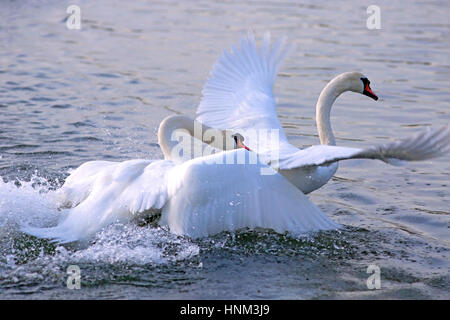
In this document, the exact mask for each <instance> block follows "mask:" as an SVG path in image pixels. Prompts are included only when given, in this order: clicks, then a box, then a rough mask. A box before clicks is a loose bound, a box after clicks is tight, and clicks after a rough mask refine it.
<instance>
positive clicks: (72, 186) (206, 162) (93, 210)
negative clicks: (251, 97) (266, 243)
mask: <svg viewBox="0 0 450 320" xmlns="http://www.w3.org/2000/svg"><path fill="white" fill-rule="evenodd" d="M196 125H199V124H198V123H197V122H194V121H193V120H189V119H188V118H186V117H183V116H170V117H168V118H166V119H165V120H164V121H163V122H162V123H161V125H160V127H159V131H158V140H159V144H160V146H161V149H162V151H163V153H164V157H165V160H129V161H124V162H109V161H91V162H87V163H84V164H83V165H81V166H80V167H78V168H77V169H76V170H75V171H73V172H72V173H71V174H70V176H69V177H68V178H67V179H66V181H65V183H64V185H63V186H62V187H61V188H60V189H59V190H58V191H57V194H58V196H59V199H60V200H59V201H60V204H61V205H63V206H66V207H69V209H65V211H64V213H63V215H62V218H61V221H60V222H59V224H58V225H57V226H54V227H48V228H36V227H31V226H23V227H22V230H23V231H25V232H26V233H28V234H31V235H34V236H37V237H42V238H49V239H52V240H54V241H57V242H60V243H67V242H73V241H80V240H81V241H82V240H88V239H89V238H91V237H92V236H93V235H94V234H95V233H96V232H98V231H100V230H101V229H102V228H104V227H105V226H107V225H109V224H112V223H114V222H128V221H130V220H131V219H132V218H133V217H134V216H135V215H136V214H137V213H143V212H147V213H148V212H149V211H160V212H161V218H160V220H159V224H160V225H161V226H166V227H168V228H169V229H170V231H171V232H174V233H176V234H180V235H187V236H190V237H193V238H197V237H203V236H208V235H213V234H216V233H218V232H221V231H234V230H238V229H241V228H245V227H247V228H257V227H260V228H270V229H273V230H275V231H277V232H280V233H282V232H290V233H294V234H298V233H304V232H309V231H318V230H328V229H335V228H338V227H339V225H338V224H336V223H334V222H333V221H332V220H330V219H329V218H328V217H327V216H326V215H325V214H324V213H323V212H322V211H321V210H320V209H318V208H317V207H316V206H315V205H314V204H312V203H311V202H310V201H309V200H308V199H307V197H306V196H305V195H304V194H303V193H302V192H301V191H299V190H298V189H297V188H295V187H294V186H293V185H292V184H291V183H289V181H287V180H286V179H285V178H284V177H283V176H281V175H280V174H277V173H276V172H274V171H273V169H271V168H270V167H269V166H267V165H266V164H263V163H261V162H259V161H256V163H253V164H252V163H251V161H250V159H249V157H250V156H251V154H252V152H249V151H247V150H245V149H243V148H240V149H235V150H230V151H226V152H220V153H214V154H211V155H207V156H200V157H197V158H194V159H190V160H187V161H184V160H185V158H183V156H180V155H179V154H178V151H179V150H180V149H179V146H180V145H179V143H178V141H176V140H174V139H173V138H174V133H175V132H177V131H178V130H180V129H181V130H185V131H187V133H188V135H189V136H194V137H196V138H200V139H202V141H204V142H206V143H208V144H211V145H213V146H214V147H219V148H221V149H225V148H226V144H227V143H228V142H229V143H231V144H233V143H234V148H237V147H238V138H237V137H236V136H233V135H231V134H230V132H228V131H220V130H214V129H211V130H212V131H208V129H210V128H207V127H204V126H203V127H202V129H203V130H204V131H203V132H204V133H205V134H206V133H209V134H208V135H205V134H204V135H202V136H200V135H199V134H198V132H196V130H195V126H196ZM212 136H214V137H215V138H213V139H212V138H211V137H212ZM184 137H186V136H184ZM223 137H225V139H223ZM224 141H225V142H224ZM227 141H228V142H227ZM184 142H185V141H184ZM224 144H225V146H224ZM189 145H190V142H189ZM187 149H189V148H187ZM242 158H245V159H246V161H245V163H244V164H239V163H238V160H239V159H242ZM230 159H231V161H230ZM256 160H257V159H256ZM230 162H231V163H230ZM261 169H266V170H270V171H273V172H272V173H273V174H270V175H261Z"/></svg>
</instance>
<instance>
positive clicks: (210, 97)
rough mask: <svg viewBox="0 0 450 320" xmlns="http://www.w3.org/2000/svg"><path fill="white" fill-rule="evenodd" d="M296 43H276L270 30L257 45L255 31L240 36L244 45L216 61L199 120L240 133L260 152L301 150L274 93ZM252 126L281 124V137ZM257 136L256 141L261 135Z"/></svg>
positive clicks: (198, 110) (199, 110)
mask: <svg viewBox="0 0 450 320" xmlns="http://www.w3.org/2000/svg"><path fill="white" fill-rule="evenodd" d="M291 49H292V46H287V45H286V44H285V38H282V39H280V40H278V41H277V42H276V43H275V44H274V45H273V46H272V45H271V43H270V34H269V33H266V34H265V35H264V39H263V41H262V46H261V49H258V48H257V46H256V42H255V38H254V36H253V34H252V33H249V34H248V36H247V37H244V38H242V39H241V43H240V48H237V47H235V46H232V51H231V52H228V51H226V50H225V51H224V52H223V53H222V55H221V56H220V57H219V59H218V61H217V62H216V64H215V65H214V67H213V69H212V71H211V74H210V77H209V79H208V80H207V82H206V83H205V85H204V87H203V91H202V95H203V97H202V99H201V102H200V105H199V106H198V108H197V120H198V121H201V122H203V123H204V124H206V125H208V126H211V127H214V128H219V129H231V130H235V131H236V132H239V133H241V134H242V135H243V136H244V138H245V144H246V145H247V146H248V147H249V148H250V149H252V150H253V151H255V152H257V153H258V155H264V154H266V153H270V152H271V151H272V150H273V149H274V148H277V149H278V153H280V154H290V153H293V152H296V151H297V150H298V148H296V147H294V146H293V145H291V144H290V143H289V142H288V140H287V138H286V135H285V133H284V131H283V128H282V126H281V123H280V121H279V119H278V117H277V112H276V105H275V98H274V96H273V93H272V89H273V85H274V82H275V77H276V75H277V72H278V69H279V67H280V64H281V62H282V61H283V59H284V58H285V57H286V55H287V54H288V53H289V51H290V50H291ZM248 129H252V130H255V129H256V130H258V129H266V130H270V129H276V130H277V131H278V136H277V137H271V136H270V135H268V136H267V137H263V138H262V137H261V136H260V137H258V139H254V137H252V136H250V135H249V134H248V132H246V131H247V130H248ZM256 140H257V141H256Z"/></svg>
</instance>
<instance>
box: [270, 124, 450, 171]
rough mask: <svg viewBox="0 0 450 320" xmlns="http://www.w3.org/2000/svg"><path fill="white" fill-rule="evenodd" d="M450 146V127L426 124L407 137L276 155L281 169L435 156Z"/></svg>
mask: <svg viewBox="0 0 450 320" xmlns="http://www.w3.org/2000/svg"><path fill="white" fill-rule="evenodd" d="M449 150H450V129H449V128H448V127H447V126H444V127H441V128H438V129H431V128H427V129H426V130H422V131H420V132H418V133H416V134H414V135H412V136H410V137H407V138H405V139H402V140H398V141H393V142H389V143H386V144H381V145H376V146H372V147H369V148H366V149H358V148H346V147H336V146H327V145H317V146H312V147H309V148H306V149H303V150H298V151H297V152H295V153H293V154H291V155H288V156H285V157H284V158H283V157H280V160H279V163H278V165H277V164H276V163H274V164H273V165H275V166H277V167H279V168H281V169H293V168H299V167H307V166H319V165H325V164H329V163H332V162H336V161H340V160H346V159H378V160H382V161H384V162H387V163H390V164H399V163H401V161H419V160H426V159H431V158H435V157H438V156H440V155H443V154H445V153H447V152H448V151H449Z"/></svg>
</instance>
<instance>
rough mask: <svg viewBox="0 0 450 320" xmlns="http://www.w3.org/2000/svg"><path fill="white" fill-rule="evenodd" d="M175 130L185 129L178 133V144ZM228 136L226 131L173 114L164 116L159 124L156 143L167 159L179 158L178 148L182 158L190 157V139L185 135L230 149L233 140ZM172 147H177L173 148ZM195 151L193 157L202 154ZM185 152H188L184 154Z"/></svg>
mask: <svg viewBox="0 0 450 320" xmlns="http://www.w3.org/2000/svg"><path fill="white" fill-rule="evenodd" d="M177 130H179V131H185V132H184V134H183V135H178V137H180V136H181V137H183V143H182V144H180V141H179V140H178V139H177V135H174V133H175V131H177ZM186 133H187V136H186ZM228 136H229V135H228V134H226V131H222V130H218V129H213V128H211V127H208V126H205V125H203V124H202V123H200V122H199V121H196V120H193V119H190V118H188V117H185V116H181V115H174V116H169V117H167V118H165V119H164V120H163V121H162V122H161V124H160V125H159V129H158V143H159V145H160V147H161V149H162V152H163V154H164V158H165V159H167V160H177V159H179V158H180V157H179V151H180V150H182V152H183V159H184V160H187V159H191V158H192V153H191V146H192V141H191V139H187V138H186V137H188V138H192V137H194V138H195V139H198V140H200V141H202V142H204V143H207V144H209V145H211V146H212V147H215V148H220V149H226V148H230V149H232V148H234V144H233V143H234V140H232V138H231V136H230V137H228ZM220 138H221V139H220ZM227 138H228V139H227ZM174 148H177V149H176V150H174ZM194 148H195V144H194ZM173 151H175V152H173ZM195 151H196V150H194V157H195V156H201V155H202V154H201V152H200V154H198V155H197V154H196V152H195ZM200 151H202V150H200ZM186 152H187V153H189V154H188V155H186V154H185V153H186Z"/></svg>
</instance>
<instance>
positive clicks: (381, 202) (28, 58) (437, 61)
mask: <svg viewBox="0 0 450 320" xmlns="http://www.w3.org/2000/svg"><path fill="white" fill-rule="evenodd" d="M69 4H78V5H79V6H80V8H81V14H82V25H81V26H82V29H81V30H79V31H78V30H68V29H67V28H66V24H65V17H66V13H65V10H66V8H67V7H68V6H69ZM370 4H372V3H371V1H363V2H359V3H358V4H355V3H354V2H351V1H347V2H339V3H336V2H335V1H329V2H321V3H317V1H302V2H297V3H290V2H279V1H261V2H249V3H242V2H241V1H220V2H216V3H214V4H213V3H209V2H206V1H195V2H193V1H192V2H191V1H183V2H175V1H164V2H163V1H161V2H159V1H133V2H125V1H95V2H92V1H70V2H69V1H56V0H48V1H31V0H28V1H2V2H1V4H0V6H1V10H0V41H1V42H0V43H1V50H0V59H1V60H0V61H1V63H0V75H1V76H0V77H1V78H0V79H1V81H0V176H1V177H2V180H3V182H0V288H1V290H0V298H2V299H5V298H6V299H10V298H21V299H23V298H25V299H29V298H33V299H34V298H43V299H47V298H50V299H51V298H58V299H62V298H76V299H78V298H83V299H84V298H98V299H117V298H119V299H142V298H144V299H146V298H150V299H152V298H162V299H174V298H187V299H196V298H198V299H203V298H207V299H216V298H225V299H237V298H239V299H241V298H250V299H259V298H262V299H311V298H315V299H317V298H319V299H328V298H351V299H365V298H395V299H406V298H412V299H421V298H431V299H444V298H446V299H448V298H450V294H449V289H450V276H449V272H448V271H449V266H450V263H449V260H450V259H449V257H450V252H449V251H450V234H449V222H450V219H449V214H450V212H449V204H450V197H449V195H450V192H449V184H450V179H449V176H450V165H449V163H450V162H449V159H450V156H448V155H447V156H444V157H442V158H439V159H436V160H433V161H425V162H420V163H411V164H408V165H407V166H405V167H400V168H399V167H391V166H388V165H386V164H384V163H381V162H377V161H347V162H345V163H341V165H340V169H339V171H338V172H337V174H336V177H335V178H333V180H332V181H330V182H329V183H328V184H327V185H326V186H324V187H323V188H322V189H320V190H318V191H316V192H314V193H313V194H312V195H311V196H310V197H311V199H312V201H314V202H315V203H316V204H318V205H319V206H320V207H321V208H322V209H323V210H324V211H325V212H326V213H327V214H328V215H329V216H331V217H332V218H333V219H334V220H335V221H337V222H339V223H342V224H344V225H345V228H344V229H343V230H341V231H336V232H327V233H321V234H316V235H311V236H310V237H307V238H299V239H294V238H291V237H288V236H285V235H277V234H274V233H271V232H268V231H242V232H238V233H236V234H230V233H223V234H220V235H217V236H214V237H211V238H208V239H201V240H195V241H194V240H190V239H187V238H183V237H178V236H174V235H172V234H170V233H169V232H167V231H166V230H162V229H159V228H157V227H155V226H154V224H151V223H150V224H143V223H137V222H136V223H133V224H130V225H114V226H111V227H109V228H107V229H106V230H104V231H103V232H101V233H99V234H98V235H97V236H96V238H95V239H94V241H93V242H92V243H91V244H89V245H87V246H84V247H74V246H65V247H63V246H56V245H54V244H50V243H48V242H47V241H43V240H37V239H35V238H32V237H28V236H26V235H23V234H22V233H20V232H19V230H18V223H19V221H33V219H38V220H39V221H40V222H42V221H50V220H52V219H55V217H56V216H57V215H58V212H57V210H56V208H53V207H52V201H51V195H52V190H54V189H55V188H58V187H59V186H60V185H61V184H62V183H63V182H64V179H65V178H66V177H67V175H68V170H69V169H71V168H76V167H77V166H79V165H80V164H81V163H83V162H85V161H89V160H100V159H103V160H114V161H122V160H126V159H133V158H148V159H156V158H162V154H161V152H160V149H159V147H158V145H157V137H156V131H157V128H158V125H159V122H160V121H161V120H162V119H163V118H164V117H165V116H167V115H170V114H174V113H180V114H185V115H188V116H193V115H194V113H195V109H196V106H197V104H198V102H199V100H200V93H201V88H202V86H203V83H204V81H205V79H206V78H207V76H208V72H209V70H210V68H211V67H212V65H213V63H214V61H215V60H216V58H217V57H218V55H219V54H220V53H221V50H223V49H225V48H229V47H230V45H231V44H234V43H235V42H236V41H237V40H238V39H239V38H240V37H241V36H242V35H244V34H245V33H246V32H247V30H248V29H253V30H254V31H255V33H256V35H257V36H258V37H259V38H260V37H261V36H262V34H263V32H264V31H266V30H270V31H271V32H272V35H273V36H274V37H277V36H281V35H288V37H289V39H290V41H293V42H295V43H296V44H297V49H296V51H295V52H294V53H293V55H292V56H290V57H289V59H288V60H287V61H286V63H285V65H284V67H283V68H282V72H281V74H280V76H279V77H278V79H277V82H276V87H275V92H276V94H277V96H278V113H279V116H280V118H281V121H282V124H283V126H284V127H285V130H286V132H287V135H288V137H289V139H290V141H292V143H293V144H295V145H297V146H300V147H302V146H308V145H311V144H315V143H318V138H317V130H316V127H315V121H314V105H315V102H316V99H317V97H318V95H319V93H320V90H321V89H322V88H323V86H324V85H325V84H326V82H327V81H328V80H330V79H331V78H332V77H333V76H335V75H337V74H339V73H341V72H345V71H350V70H359V71H362V72H363V73H364V74H365V75H366V76H367V77H368V78H369V79H370V80H371V86H372V88H373V90H374V91H375V92H376V93H377V94H378V95H379V96H380V100H379V101H378V102H374V101H372V100H370V99H368V98H367V97H364V96H361V95H356V94H351V93H348V94H345V95H344V96H342V97H340V98H339V100H338V102H337V103H336V106H335V108H334V109H333V112H332V122H333V126H334V129H335V131H336V135H337V143H338V145H342V146H355V147H362V146H368V145H371V144H373V143H383V142H385V141H388V140H390V139H393V138H396V137H403V136H406V135H408V134H411V133H413V132H415V131H417V130H418V129H420V128H419V127H423V126H428V125H433V126H439V125H444V124H448V123H449V119H450V90H449V87H450V77H449V75H450V61H449V59H450V58H449V57H450V47H449V36H450V29H449V27H450V24H449V22H448V14H449V10H450V5H449V3H448V1H426V2H416V3H412V2H408V4H405V3H396V2H393V1H378V2H377V4H378V5H379V6H380V8H381V27H382V29H380V30H368V29H367V28H366V19H367V17H368V15H367V13H366V8H367V6H368V5H370ZM73 264H76V265H78V266H80V269H81V277H82V289H81V290H70V289H68V288H67V287H66V279H67V274H66V270H67V268H68V266H69V265H73ZM371 264H376V265H378V266H379V267H380V269H381V289H380V290H369V289H368V288H367V286H366V280H367V278H368V276H369V274H367V273H366V270H367V267H368V266H369V265H371Z"/></svg>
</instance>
